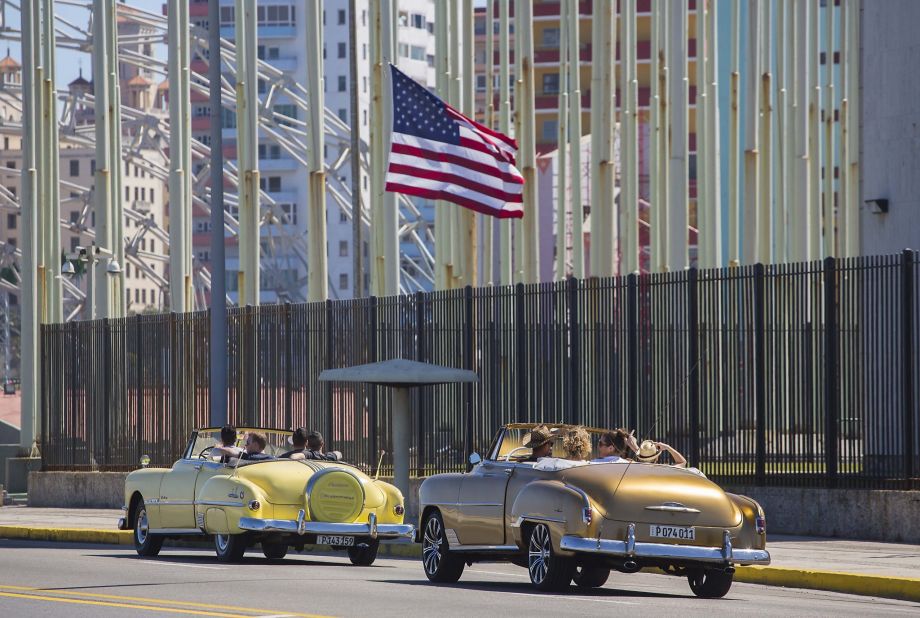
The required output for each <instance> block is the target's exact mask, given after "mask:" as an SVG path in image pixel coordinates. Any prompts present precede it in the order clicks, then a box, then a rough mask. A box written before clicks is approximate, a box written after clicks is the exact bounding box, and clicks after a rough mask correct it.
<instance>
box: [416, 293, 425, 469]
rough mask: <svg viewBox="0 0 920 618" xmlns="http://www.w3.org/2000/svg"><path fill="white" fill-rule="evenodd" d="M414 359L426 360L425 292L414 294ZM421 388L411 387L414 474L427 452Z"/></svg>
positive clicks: (422, 467)
mask: <svg viewBox="0 0 920 618" xmlns="http://www.w3.org/2000/svg"><path fill="white" fill-rule="evenodd" d="M415 346H416V348H415V359H416V360H417V361H419V362H420V363H424V362H427V361H428V355H427V353H426V350H425V293H424V292H416V294H415ZM423 390H424V389H421V388H413V389H412V391H413V392H414V394H415V401H416V406H415V409H416V414H415V419H416V427H417V428H418V429H417V431H418V433H417V434H416V435H417V438H416V439H417V442H416V448H415V452H416V457H415V467H416V470H415V474H416V476H419V477H421V476H424V475H425V462H426V461H428V453H427V452H426V449H425V417H426V416H427V415H426V414H424V413H423V412H422V409H423V406H422V397H423V396H424V395H423Z"/></svg>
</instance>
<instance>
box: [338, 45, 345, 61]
mask: <svg viewBox="0 0 920 618" xmlns="http://www.w3.org/2000/svg"><path fill="white" fill-rule="evenodd" d="M345 49H346V48H345V43H339V58H344V57H345V55H346V52H345Z"/></svg>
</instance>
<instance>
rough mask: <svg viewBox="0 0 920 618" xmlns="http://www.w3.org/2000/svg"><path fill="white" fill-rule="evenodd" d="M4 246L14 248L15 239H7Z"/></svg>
mask: <svg viewBox="0 0 920 618" xmlns="http://www.w3.org/2000/svg"><path fill="white" fill-rule="evenodd" d="M6 244H8V245H9V246H11V247H15V246H16V239H15V238H7V239H6Z"/></svg>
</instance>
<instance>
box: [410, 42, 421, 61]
mask: <svg viewBox="0 0 920 618" xmlns="http://www.w3.org/2000/svg"><path fill="white" fill-rule="evenodd" d="M409 57H410V58H412V59H413V60H422V61H424V60H425V48H424V47H422V46H420V45H413V46H411V47H410V48H409Z"/></svg>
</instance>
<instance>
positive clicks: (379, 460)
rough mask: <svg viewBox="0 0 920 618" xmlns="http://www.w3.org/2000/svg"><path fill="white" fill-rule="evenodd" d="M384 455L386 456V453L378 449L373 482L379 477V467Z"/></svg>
mask: <svg viewBox="0 0 920 618" xmlns="http://www.w3.org/2000/svg"><path fill="white" fill-rule="evenodd" d="M386 454H387V452H386V451H385V450H383V449H380V459H378V460H377V473H376V474H375V475H374V480H375V481H376V480H377V478H378V477H379V476H380V465H381V464H382V463H383V456H384V455H386Z"/></svg>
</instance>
